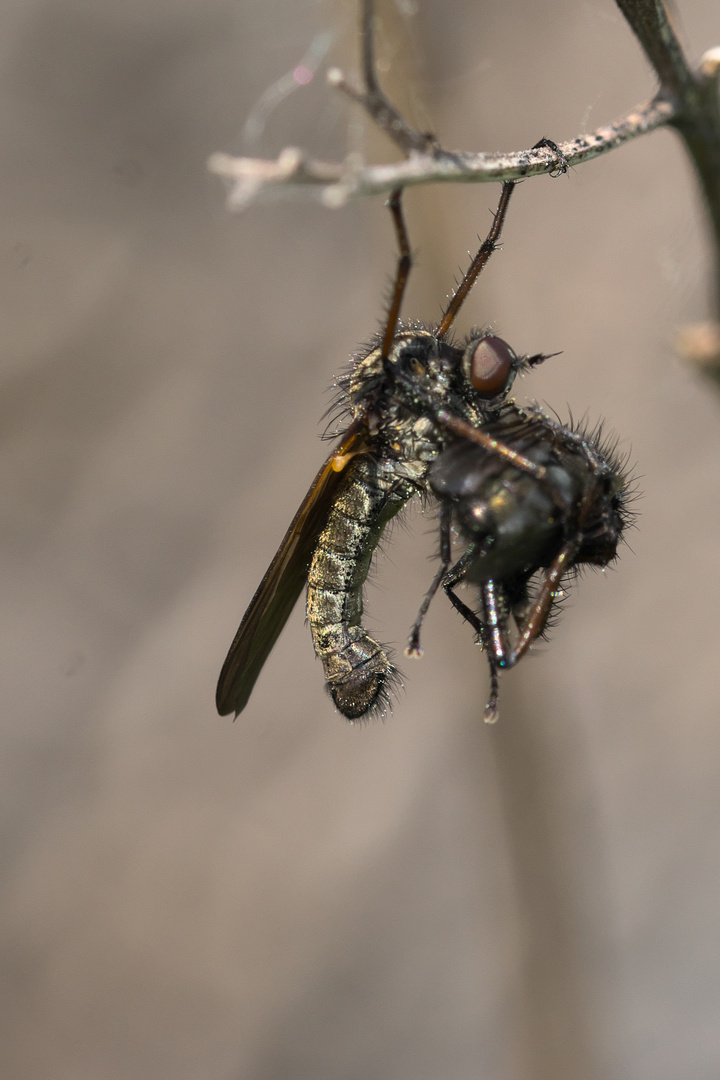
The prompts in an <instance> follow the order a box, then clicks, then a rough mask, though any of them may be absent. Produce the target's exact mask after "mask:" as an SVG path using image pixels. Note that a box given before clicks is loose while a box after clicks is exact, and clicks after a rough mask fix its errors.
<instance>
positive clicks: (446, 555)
mask: <svg viewBox="0 0 720 1080" xmlns="http://www.w3.org/2000/svg"><path fill="white" fill-rule="evenodd" d="M451 523H452V513H451V511H450V510H449V509H448V507H447V506H444V505H443V504H442V503H441V504H440V568H439V569H438V572H437V574H436V575H435V577H434V578H433V580H432V584H431V585H430V588H429V589H428V591H427V593H426V594H425V599H424V600H423V602H422V604H421V605H420V610H419V611H418V613H417V618H416V619H415V622H414V623H413V625H412V629H411V630H410V636H409V638H408V643H407V647H406V649H405V655H406V656H422V649H421V648H420V629H421V627H422V624H423V621H424V619H425V616H426V615H427V612H428V608H429V607H430V602H431V600H432V598H433V597H434V595H435V593H436V592H437V591H438V589H439V587H440V582H441V581H442V580H443V578H444V577H445V575H446V574H447V572H448V567H449V566H450V560H451V557H452V556H451V550H452V544H451V539H450V526H451Z"/></svg>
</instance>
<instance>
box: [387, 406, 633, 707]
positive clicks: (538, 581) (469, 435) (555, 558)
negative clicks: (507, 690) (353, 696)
mask: <svg viewBox="0 0 720 1080" xmlns="http://www.w3.org/2000/svg"><path fill="white" fill-rule="evenodd" d="M463 428H464V425H463V424H462V423H458V422H455V424H454V429H455V431H456V433H457V435H458V436H459V437H458V438H457V440H456V441H455V442H453V443H452V444H451V445H450V446H448V448H447V449H446V450H444V451H443V452H442V453H441V454H440V455H439V457H438V458H437V459H436V460H435V461H434V463H433V465H432V467H431V469H430V474H429V486H430V489H431V491H432V492H433V494H434V495H435V496H436V498H437V499H438V500H439V502H440V555H441V566H440V569H439V571H438V573H437V574H436V576H435V579H434V581H433V583H432V585H431V587H430V590H429V592H428V594H427V596H426V597H425V600H424V602H423V605H422V607H421V609H420V612H419V614H418V618H417V620H416V622H415V625H414V626H413V629H412V632H411V635H410V643H409V646H408V651H409V652H412V653H415V654H416V655H417V654H419V652H420V627H421V624H422V621H423V618H424V616H425V612H426V611H427V608H428V605H429V603H430V600H431V599H432V597H433V595H434V593H435V592H436V590H437V589H438V587H440V586H442V588H443V589H444V591H445V592H446V594H447V596H448V597H449V599H450V600H451V602H452V603H453V605H454V606H455V608H457V610H458V611H459V612H460V613H461V614H462V615H463V617H464V618H465V619H466V620H467V622H469V623H470V625H471V626H472V627H473V629H474V630H475V632H476V634H477V636H478V641H479V642H480V644H481V645H482V647H483V649H484V651H485V653H486V655H487V659H488V663H489V665H490V696H489V699H488V703H487V706H486V709H485V720H486V721H487V722H488V723H494V721H495V720H497V718H498V671H500V670H502V669H505V668H510V667H513V665H514V664H516V663H517V661H518V660H519V659H520V658H521V657H522V656H523V655H524V654H525V652H526V651H527V649H528V647H529V646H530V645H531V643H532V642H533V641H534V640H535V638H537V637H538V635H541V634H542V633H543V632H544V630H545V628H546V626H547V625H548V620H549V618H550V616H551V613H552V609H553V606H554V605H555V604H556V603H557V598H558V596H560V595H562V585H563V583H564V582H566V581H567V580H568V579H569V578H572V577H573V576H574V575H575V574H577V572H578V568H580V567H582V566H585V565H589V566H599V567H605V566H607V565H608V564H609V563H611V562H612V561H613V560H614V559H615V558H616V557H617V548H618V544H619V542H620V539H621V537H622V533H623V530H624V529H625V528H626V526H627V524H628V517H629V514H628V511H627V497H628V479H627V475H626V471H625V470H624V468H623V462H621V461H619V460H618V459H617V456H616V454H615V452H614V447H613V446H612V445H611V444H607V443H606V444H603V441H602V440H601V438H600V434H601V433H600V430H599V429H598V430H596V431H595V432H589V431H587V430H586V429H583V428H579V429H577V430H573V429H572V428H568V427H564V426H562V425H561V424H559V423H557V422H555V421H554V420H552V419H551V418H550V417H548V416H546V415H545V414H544V413H543V412H541V411H540V409H538V408H537V407H531V408H524V409H521V408H518V406H516V405H515V404H514V403H513V402H507V403H506V404H505V405H504V406H503V407H502V409H500V411H499V413H498V414H497V416H496V417H495V418H494V419H493V420H491V421H489V422H487V423H485V424H483V426H482V429H481V434H482V436H483V441H482V442H480V441H479V440H478V438H477V434H478V433H477V432H476V431H474V430H473V429H472V428H471V427H469V426H468V427H466V428H464V430H463ZM488 436H489V437H490V438H492V439H494V440H497V446H496V447H494V448H490V447H488V445H487V443H486V441H485V439H486V438H487V437H488ZM508 451H510V452H511V453H513V454H516V455H521V458H522V460H520V459H516V460H515V461H513V460H512V458H511V457H510V456H509V454H508ZM454 529H455V530H456V531H458V532H459V533H460V534H461V536H462V539H463V540H464V542H465V547H464V551H463V554H462V555H461V556H460V558H459V559H458V561H457V562H456V563H455V565H454V566H451V561H452V558H451V544H452V535H453V530H454ZM463 582H467V583H472V584H474V585H476V586H477V591H478V594H479V608H478V610H477V611H474V610H473V609H471V608H469V607H468V606H467V605H466V604H465V603H463V601H462V600H461V599H460V598H459V597H458V596H457V594H456V593H455V591H454V590H455V586H457V585H458V584H459V583H463ZM511 619H512V620H513V622H514V624H515V634H514V639H511V634H510V629H509V623H510V620H511Z"/></svg>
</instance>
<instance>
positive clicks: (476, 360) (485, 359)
mask: <svg viewBox="0 0 720 1080" xmlns="http://www.w3.org/2000/svg"><path fill="white" fill-rule="evenodd" d="M470 348H471V349H472V352H471V353H470V372H469V374H470V382H471V383H472V385H473V388H474V389H475V390H476V391H477V392H478V394H479V395H480V397H483V398H493V397H498V395H499V394H503V393H504V392H505V391H506V390H508V389H509V388H510V383H511V382H512V375H513V372H514V370H515V368H516V366H517V357H516V356H515V353H514V352H513V351H512V349H511V348H510V346H509V345H508V343H507V341H503V339H502V338H499V337H494V336H493V335H490V336H489V337H484V338H481V339H480V341H478V342H477V343H476V344H475V346H474V347H473V344H472V342H471V343H470ZM468 351H469V350H468Z"/></svg>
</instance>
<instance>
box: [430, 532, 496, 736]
mask: <svg viewBox="0 0 720 1080" xmlns="http://www.w3.org/2000/svg"><path fill="white" fill-rule="evenodd" d="M468 551H469V549H468ZM472 554H474V557H475V558H476V557H477V553H476V552H475V553H472ZM467 555H468V552H465V555H463V557H462V558H461V559H460V560H458V562H457V563H456V564H455V566H454V567H453V568H452V570H451V571H450V572H449V574H448V575H447V577H446V578H445V581H444V582H443V588H444V589H445V593H446V595H447V597H448V599H449V601H450V603H451V604H452V605H453V607H454V608H455V609H456V610H457V611H459V612H460V614H461V615H462V616H463V618H464V619H466V620H467V621H468V622H469V623H470V625H471V626H472V627H473V629H474V630H475V632H476V633H477V635H478V637H479V639H480V641H481V642H482V645H483V648H484V649H485V652H486V654H487V659H488V665H489V667H490V693H489V695H488V700H487V704H486V705H485V712H484V713H483V720H484V721H485V723H486V724H495V723H496V722H497V720H498V719H499V717H500V711H499V708H498V695H499V686H498V669H499V668H501V667H504V666H505V664H504V663H503V661H504V659H505V657H506V655H507V652H508V639H507V617H506V615H505V614H504V611H503V607H502V605H501V604H500V603H499V602H498V594H497V585H496V584H495V582H494V581H488V582H486V583H485V585H483V587H482V590H481V601H482V616H478V615H476V614H475V612H474V611H472V610H471V609H470V608H469V607H467V605H466V604H463V602H462V600H461V599H460V598H459V596H457V594H456V593H455V592H453V585H456V584H457V582H458V581H459V580H461V579H462V577H463V576H464V573H465V567H464V566H461V564H462V563H463V560H464V559H465V557H466V556H467ZM467 561H468V563H470V562H471V561H473V560H472V559H468V560H467Z"/></svg>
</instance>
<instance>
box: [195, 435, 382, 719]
mask: <svg viewBox="0 0 720 1080" xmlns="http://www.w3.org/2000/svg"><path fill="white" fill-rule="evenodd" d="M368 449H369V445H368V443H367V439H366V429H365V426H364V424H362V422H361V421H356V422H354V423H353V424H351V426H350V427H349V428H348V430H347V432H346V433H345V435H344V436H343V439H342V441H341V442H340V443H339V444H338V445H337V446H336V448H335V449H334V450H333V452H332V454H331V455H330V457H329V458H328V459H327V461H326V462H325V464H324V465H323V467H322V468H321V469H320V472H319V473H318V474H317V476H316V477H315V479H314V480H313V482H312V485H311V487H310V490H309V491H308V493H307V495H306V496H305V498H304V499H303V501H302V504H301V506H300V509H299V510H298V512H297V514H296V515H295V517H294V518H293V520H292V522H291V524H290V528H289V529H288V531H287V532H286V534H285V538H284V539H283V542H282V544H281V545H280V547H279V549H278V551H277V554H276V555H275V558H274V559H273V561H272V562H271V563H270V566H269V567H268V569H267V572H266V574H265V577H264V578H263V579H262V581H261V582H260V585H259V587H258V590H257V592H256V593H255V595H254V596H253V598H252V600H251V601H250V606H249V607H248V609H247V611H246V612H245V614H244V616H243V620H242V622H241V623H240V628H239V629H238V632H237V634H236V635H235V640H234V641H233V643H232V645H231V646H230V651H229V652H228V654H227V657H226V659H225V663H224V664H223V667H222V671H221V672H220V678H219V680H218V685H217V693H216V696H215V701H216V704H217V710H218V712H219V713H220V715H221V716H226V715H227V714H228V713H231V712H234V713H235V715H236V716H237V715H238V713H241V712H242V710H243V709H244V708H245V706H246V705H247V703H248V700H249V698H250V694H251V693H252V689H253V686H254V685H255V681H256V679H257V677H258V675H259V674H260V672H261V670H262V666H263V664H264V663H265V661H266V660H267V658H268V656H269V655H270V653H271V652H272V649H273V646H274V645H275V642H276V641H277V639H278V637H279V636H280V633H281V631H282V628H283V627H284V625H285V623H286V622H287V620H288V619H289V617H290V613H291V611H292V609H293V608H294V607H295V604H296V602H297V599H298V597H299V596H300V593H301V592H302V590H303V586H304V584H305V582H306V580H307V575H308V568H309V565H310V560H311V558H312V553H313V551H314V549H315V544H316V542H317V538H318V536H319V535H320V532H321V531H322V528H323V526H324V524H325V521H326V520H327V515H328V511H329V509H330V507H331V506H332V503H333V501H334V499H335V496H336V494H337V491H338V488H339V486H340V484H341V482H342V480H343V479H344V467H345V465H346V464H347V461H349V460H350V459H351V458H352V457H355V456H356V455H357V454H362V453H367V451H368Z"/></svg>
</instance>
